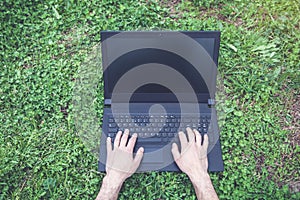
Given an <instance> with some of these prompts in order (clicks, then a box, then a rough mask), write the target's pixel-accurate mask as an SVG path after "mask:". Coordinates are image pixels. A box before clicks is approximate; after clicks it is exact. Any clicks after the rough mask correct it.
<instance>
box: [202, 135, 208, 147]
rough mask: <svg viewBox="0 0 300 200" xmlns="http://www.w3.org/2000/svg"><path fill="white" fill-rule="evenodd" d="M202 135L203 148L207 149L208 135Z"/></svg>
mask: <svg viewBox="0 0 300 200" xmlns="http://www.w3.org/2000/svg"><path fill="white" fill-rule="evenodd" d="M203 137H204V138H203V148H204V149H205V150H207V147H208V135H207V134H204V136H203Z"/></svg>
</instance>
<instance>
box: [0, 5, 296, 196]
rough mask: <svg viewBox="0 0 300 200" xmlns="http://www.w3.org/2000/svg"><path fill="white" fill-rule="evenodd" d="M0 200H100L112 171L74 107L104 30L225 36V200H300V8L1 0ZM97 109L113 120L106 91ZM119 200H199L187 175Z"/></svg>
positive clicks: (153, 182)
mask: <svg viewBox="0 0 300 200" xmlns="http://www.w3.org/2000/svg"><path fill="white" fill-rule="evenodd" d="M0 11H1V12H0V20H1V21H0V30H1V32H0V61H1V65H0V86H1V87H0V200H1V199H93V198H95V197H96V195H97V193H98V191H99V189H100V184H101V181H102V179H103V177H104V174H102V173H99V172H97V158H95V156H94V155H93V153H91V151H89V148H88V147H87V146H86V145H84V143H83V141H82V140H81V138H80V137H79V133H78V130H77V128H78V127H76V126H75V122H76V113H75V112H74V106H73V104H72V102H73V101H72V99H73V97H74V88H75V87H76V80H78V77H79V74H80V73H79V72H80V70H82V67H83V66H85V65H86V59H87V58H88V56H89V55H90V52H91V51H92V49H93V48H94V47H95V46H96V45H98V44H99V43H100V31H101V30H220V31H221V48H220V58H219V71H220V74H221V76H222V78H223V79H224V88H225V92H226V95H227V98H226V99H227V100H226V102H225V103H226V109H225V111H226V123H225V125H224V126H223V129H222V131H221V141H222V150H223V159H224V163H225V171H224V172H220V173H211V174H210V175H211V178H212V182H213V184H214V186H215V189H216V191H217V194H218V195H219V197H220V199H300V132H299V129H300V125H299V121H300V120H299V116H300V112H299V111H300V93H299V87H300V78H299V77H300V62H299V60H300V15H299V13H300V2H299V0H290V1H288V0H262V1H260V0H251V1H250V0H238V1H231V0H225V1H219V0H203V1H196V0H190V1H188V0H185V1H184V0H182V1H180V0H178V1H176V0H172V1H166V0H163V1H158V0H156V1H155V0H140V1H136V0H103V1H94V0H83V1H76V0H48V1H38V0H32V1H30V0H27V1H25V0H16V1H10V0H2V1H1V2H0ZM96 93H97V95H96V96H97V98H96V99H95V100H94V105H92V106H91V108H93V109H94V110H95V112H96V113H97V117H98V119H99V126H100V123H101V120H100V119H101V117H102V108H103V105H102V103H103V102H102V100H103V89H102V81H101V78H99V85H98V87H97V88H96ZM119 198H120V199H196V196H195V193H194V190H193V186H192V184H191V183H190V181H189V179H188V178H187V176H186V175H184V174H179V173H168V172H164V173H158V172H151V173H144V174H135V175H133V176H132V177H131V178H129V179H128V180H127V181H126V182H125V184H124V185H123V188H122V190H121V192H120V195H119Z"/></svg>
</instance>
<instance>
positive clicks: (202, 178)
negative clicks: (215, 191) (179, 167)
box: [188, 172, 211, 185]
mask: <svg viewBox="0 0 300 200" xmlns="http://www.w3.org/2000/svg"><path fill="white" fill-rule="evenodd" d="M188 177H189V178H190V180H191V182H192V183H193V184H200V185H206V184H208V183H211V180H210V176H209V174H208V173H207V172H201V173H195V174H192V175H188Z"/></svg>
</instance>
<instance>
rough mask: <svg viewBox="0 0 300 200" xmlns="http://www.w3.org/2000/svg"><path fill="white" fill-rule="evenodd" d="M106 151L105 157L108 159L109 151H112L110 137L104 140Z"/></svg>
mask: <svg viewBox="0 0 300 200" xmlns="http://www.w3.org/2000/svg"><path fill="white" fill-rule="evenodd" d="M106 151H107V157H109V156H110V154H111V151H112V145H111V138H110V137H108V138H107V139H106Z"/></svg>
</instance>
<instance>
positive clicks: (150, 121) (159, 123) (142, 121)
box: [107, 114, 210, 143]
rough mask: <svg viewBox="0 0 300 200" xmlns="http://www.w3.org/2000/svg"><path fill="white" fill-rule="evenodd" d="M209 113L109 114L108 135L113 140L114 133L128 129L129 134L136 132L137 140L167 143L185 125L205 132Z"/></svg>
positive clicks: (183, 129) (183, 128)
mask: <svg viewBox="0 0 300 200" xmlns="http://www.w3.org/2000/svg"><path fill="white" fill-rule="evenodd" d="M209 123H210V115H208V114H207V115H201V116H200V117H195V116H192V115H175V114H174V115H152V116H149V115H146V114H145V115H143V114H136V115H131V116H129V115H117V116H114V117H113V116H112V115H109V118H108V134H107V136H108V137H111V138H112V140H114V138H115V136H116V133H117V132H118V131H119V130H120V131H124V130H125V129H129V132H130V135H132V134H133V133H137V134H138V142H145V143H151V142H154V143H157V142H162V143H168V142H170V141H172V139H173V138H174V137H176V136H177V133H178V132H179V131H186V128H187V127H190V128H192V129H197V130H198V131H199V132H200V133H201V134H205V133H207V130H208V127H209Z"/></svg>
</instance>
